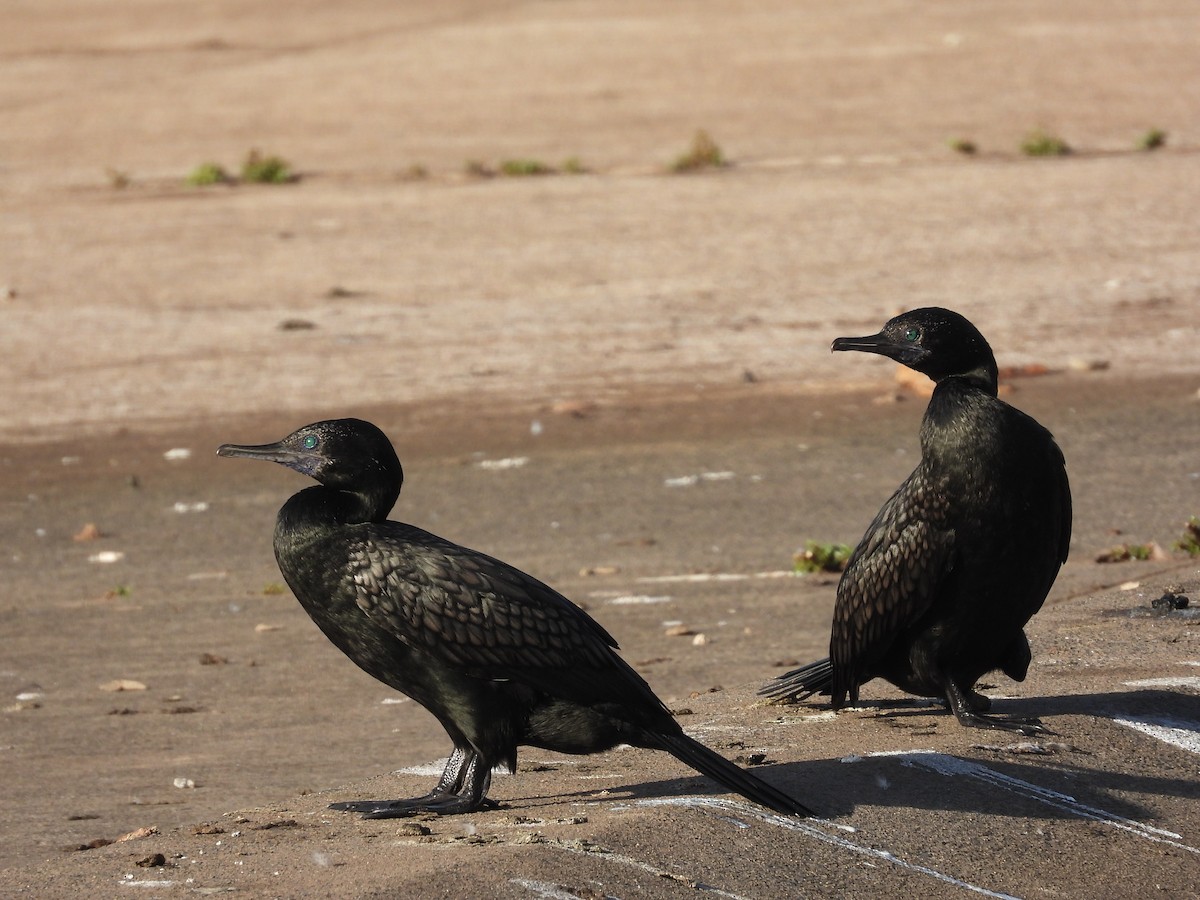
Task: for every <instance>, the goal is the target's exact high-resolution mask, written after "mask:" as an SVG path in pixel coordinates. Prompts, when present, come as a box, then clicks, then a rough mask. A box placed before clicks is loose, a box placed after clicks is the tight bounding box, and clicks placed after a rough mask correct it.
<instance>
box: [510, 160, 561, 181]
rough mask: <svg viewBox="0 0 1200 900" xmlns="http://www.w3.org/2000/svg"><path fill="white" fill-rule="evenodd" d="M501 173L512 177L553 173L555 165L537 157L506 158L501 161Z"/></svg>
mask: <svg viewBox="0 0 1200 900" xmlns="http://www.w3.org/2000/svg"><path fill="white" fill-rule="evenodd" d="M500 174H502V175H507V176H509V177H510V178H524V177H528V176H530V175H553V174H554V167H553V166H548V165H546V163H544V162H542V161H541V160H537V159H506V160H504V162H502V163H500Z"/></svg>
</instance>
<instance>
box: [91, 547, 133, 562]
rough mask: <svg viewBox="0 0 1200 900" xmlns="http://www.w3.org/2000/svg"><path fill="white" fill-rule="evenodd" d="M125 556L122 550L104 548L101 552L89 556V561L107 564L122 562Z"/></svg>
mask: <svg viewBox="0 0 1200 900" xmlns="http://www.w3.org/2000/svg"><path fill="white" fill-rule="evenodd" d="M124 558H125V554H124V553H122V552H121V551H120V550H102V551H100V552H99V553H93V554H92V555H91V556H89V557H88V562H93V563H100V564H102V565H107V564H109V563H115V562H120V561H121V560H123V559H124Z"/></svg>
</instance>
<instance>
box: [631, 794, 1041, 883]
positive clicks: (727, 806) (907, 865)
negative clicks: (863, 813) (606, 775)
mask: <svg viewBox="0 0 1200 900" xmlns="http://www.w3.org/2000/svg"><path fill="white" fill-rule="evenodd" d="M638 806H691V807H697V808H709V809H716V810H721V811H723V812H726V813H736V814H737V815H741V816H746V817H749V818H753V819H758V820H759V821H760V822H764V823H766V824H767V825H774V826H776V827H777V828H785V829H787V830H789V831H799V832H801V833H802V834H806V835H808V836H809V837H812V838H816V839H817V840H818V841H821V842H822V843H826V844H831V845H832V846H834V847H838V848H840V849H842V850H847V851H849V852H851V853H859V854H862V855H863V856H870V857H874V858H875V859H881V860H884V861H886V862H889V863H891V864H892V865H894V866H898V867H900V868H902V869H908V870H910V871H913V872H920V873H921V874H922V875H928V876H929V877H930V878H935V879H937V880H938V881H943V882H945V883H947V884H952V885H954V886H955V887H959V888H962V889H963V890H967V891H973V892H974V893H976V894H982V895H983V896H985V897H999V898H1003V900H1018V898H1016V897H1014V896H1013V895H1012V894H1005V893H1001V892H999V891H991V890H988V889H987V888H984V887H980V886H979V885H976V884H971V883H970V882H967V881H961V880H959V879H957V878H955V877H954V876H952V875H947V874H945V873H944V872H939V871H937V870H936V869H931V868H929V867H928V866H922V865H918V864H917V863H911V862H909V861H908V860H906V859H901V858H900V857H898V856H896V855H895V854H893V853H890V852H888V851H887V850H876V849H875V848H874V847H864V846H863V845H861V844H856V843H854V842H853V841H851V840H848V839H847V838H844V837H841V836H839V835H836V834H828V833H827V832H825V831H823V830H822V829H821V828H820V827H818V825H816V824H813V823H814V822H820V823H822V824H823V825H825V826H827V827H832V828H838V829H842V830H846V831H851V832H853V831H854V830H855V829H853V828H849V827H848V826H845V825H839V824H837V823H836V822H829V821H826V820H824V819H798V818H795V817H793V816H783V815H779V814H778V813H770V812H766V811H765V810H762V809H759V808H758V807H756V806H751V805H750V804H748V803H742V802H739V801H737V800H725V799H723V798H720V797H662V798H655V799H652V800H639V801H638ZM721 818H724V817H721Z"/></svg>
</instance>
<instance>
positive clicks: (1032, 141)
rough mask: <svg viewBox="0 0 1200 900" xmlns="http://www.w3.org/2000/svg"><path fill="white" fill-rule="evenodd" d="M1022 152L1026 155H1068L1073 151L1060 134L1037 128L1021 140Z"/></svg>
mask: <svg viewBox="0 0 1200 900" xmlns="http://www.w3.org/2000/svg"><path fill="white" fill-rule="evenodd" d="M1021 152H1022V153H1024V154H1025V155H1026V156H1066V155H1067V154H1069V153H1070V152H1071V147H1070V145H1069V144H1068V143H1067V142H1066V141H1064V140H1063V139H1062V138H1061V137H1059V136H1058V135H1056V134H1052V133H1051V132H1049V131H1046V130H1045V129H1043V128H1037V129H1034V130H1033V131H1031V132H1029V134H1027V135H1026V136H1025V140H1023V141H1022V142H1021Z"/></svg>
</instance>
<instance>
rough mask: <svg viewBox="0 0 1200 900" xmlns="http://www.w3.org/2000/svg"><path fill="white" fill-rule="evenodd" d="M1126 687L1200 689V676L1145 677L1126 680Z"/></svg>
mask: <svg viewBox="0 0 1200 900" xmlns="http://www.w3.org/2000/svg"><path fill="white" fill-rule="evenodd" d="M1122 684H1124V685H1125V687H1187V688H1196V690H1200V677H1197V676H1195V675H1178V676H1176V677H1174V678H1143V679H1142V680H1141V681H1124V682H1122Z"/></svg>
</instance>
